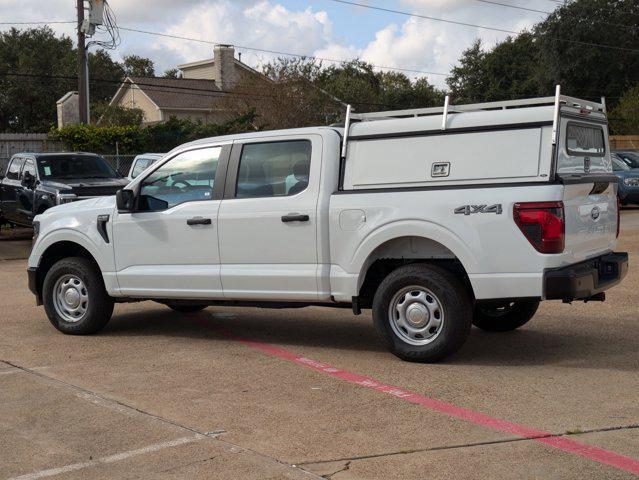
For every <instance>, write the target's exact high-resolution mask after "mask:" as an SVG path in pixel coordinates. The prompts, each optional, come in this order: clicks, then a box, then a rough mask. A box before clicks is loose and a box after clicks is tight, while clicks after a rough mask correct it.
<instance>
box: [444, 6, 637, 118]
mask: <svg viewBox="0 0 639 480" xmlns="http://www.w3.org/2000/svg"><path fill="white" fill-rule="evenodd" d="M611 47H612V48H611ZM637 50H639V2H637V1H636V0H575V1H572V2H568V3H566V4H564V5H562V6H560V7H558V8H557V10H555V11H554V12H553V13H552V14H551V15H549V16H548V18H547V19H546V20H544V21H542V22H540V23H538V24H537V25H535V27H534V28H533V29H532V31H531V32H524V33H522V34H520V35H517V36H516V37H508V38H507V39H506V40H505V41H503V42H501V43H499V44H498V45H497V46H496V47H494V48H493V49H492V50H490V51H484V49H483V48H482V45H481V43H480V42H479V40H478V41H476V42H475V43H474V44H473V46H472V47H471V48H469V49H468V50H466V51H465V52H464V53H463V54H462V56H461V58H460V59H459V65H458V66H456V67H455V68H453V69H452V71H451V76H450V77H449V78H448V79H447V83H448V86H449V88H450V90H451V93H452V95H453V97H454V101H455V102H457V103H462V102H476V101H489V100H506V99H510V98H519V97H527V96H539V95H541V96H546V95H552V94H553V93H554V87H555V85H556V84H561V86H562V91H563V92H564V93H566V94H568V95H573V96H576V97H582V98H587V99H599V98H600V97H601V96H605V97H607V98H608V104H609V105H614V103H616V101H618V99H619V97H620V96H621V95H622V94H623V92H624V91H625V90H626V89H627V88H628V87H629V86H630V85H633V84H634V83H635V82H636V80H637V78H639V53H638V52H637Z"/></svg>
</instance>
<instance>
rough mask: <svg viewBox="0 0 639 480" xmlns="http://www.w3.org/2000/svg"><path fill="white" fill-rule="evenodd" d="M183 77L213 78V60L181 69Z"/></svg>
mask: <svg viewBox="0 0 639 480" xmlns="http://www.w3.org/2000/svg"><path fill="white" fill-rule="evenodd" d="M181 72H182V77H183V78H196V79H205V80H214V79H215V67H214V66H213V62H211V63H207V64H204V65H200V66H198V67H188V68H184V69H182V70H181Z"/></svg>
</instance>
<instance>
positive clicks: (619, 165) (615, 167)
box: [611, 155, 630, 172]
mask: <svg viewBox="0 0 639 480" xmlns="http://www.w3.org/2000/svg"><path fill="white" fill-rule="evenodd" d="M611 160H612V171H613V172H627V171H628V170H630V167H629V166H628V165H626V163H625V162H624V161H623V160H621V159H620V158H619V157H617V156H616V155H613V156H612V157H611Z"/></svg>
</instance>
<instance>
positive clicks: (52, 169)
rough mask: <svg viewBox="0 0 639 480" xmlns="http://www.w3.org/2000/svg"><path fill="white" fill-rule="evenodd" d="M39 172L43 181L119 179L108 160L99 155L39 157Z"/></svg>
mask: <svg viewBox="0 0 639 480" xmlns="http://www.w3.org/2000/svg"><path fill="white" fill-rule="evenodd" d="M38 170H39V171H40V177H41V178H43V179H66V178H118V177H119V175H118V174H117V173H116V172H115V170H113V169H112V168H111V166H110V165H109V164H108V163H107V162H106V160H105V159H104V158H102V157H98V156H97V155H96V156H93V155H44V156H41V157H38Z"/></svg>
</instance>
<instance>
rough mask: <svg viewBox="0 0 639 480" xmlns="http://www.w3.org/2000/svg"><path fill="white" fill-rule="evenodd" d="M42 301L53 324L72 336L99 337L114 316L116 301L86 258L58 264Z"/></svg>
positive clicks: (98, 272) (96, 270)
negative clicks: (92, 335)
mask: <svg viewBox="0 0 639 480" xmlns="http://www.w3.org/2000/svg"><path fill="white" fill-rule="evenodd" d="M42 297H43V303H44V309H45V311H46V313H47V317H49V321H50V322H51V323H52V324H53V326H54V327H55V328H57V329H58V330H60V331H61V332H62V333H67V334H70V335H89V334H92V333H96V332H98V331H100V330H102V329H103V328H104V326H105V325H106V324H107V323H108V322H109V320H110V319H111V315H112V314H113V299H112V298H111V297H110V296H109V295H108V294H107V292H106V289H105V288H104V283H103V281H102V275H101V273H100V271H99V269H98V268H97V267H96V266H95V265H94V264H93V263H92V262H91V261H89V260H88V259H86V258H82V257H71V258H65V259H63V260H60V261H58V262H57V263H55V264H54V265H53V266H52V267H51V269H50V270H49V271H48V272H47V275H46V277H45V278H44V285H43V286H42Z"/></svg>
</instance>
